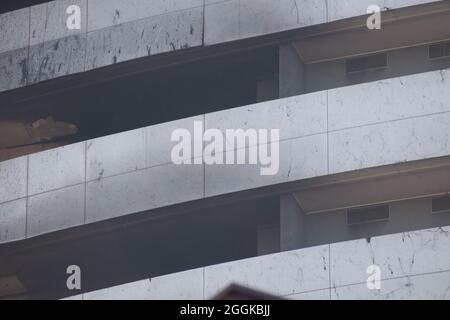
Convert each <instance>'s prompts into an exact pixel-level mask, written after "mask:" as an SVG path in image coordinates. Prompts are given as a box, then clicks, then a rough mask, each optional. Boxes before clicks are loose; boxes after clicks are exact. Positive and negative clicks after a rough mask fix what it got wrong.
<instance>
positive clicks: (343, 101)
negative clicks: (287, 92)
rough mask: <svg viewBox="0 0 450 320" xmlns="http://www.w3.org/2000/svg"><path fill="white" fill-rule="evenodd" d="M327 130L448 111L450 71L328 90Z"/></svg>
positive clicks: (449, 105)
mask: <svg viewBox="0 0 450 320" xmlns="http://www.w3.org/2000/svg"><path fill="white" fill-rule="evenodd" d="M328 109H329V112H328V117H329V129H330V130H339V129H344V128H350V127H357V126H362V125H368V124H372V123H377V122H385V121H391V120H398V119H403V118H407V117H414V116H421V115H426V114H432V113H439V112H445V111H450V70H448V69H446V70H440V71H433V72H426V73H420V74H415V75H410V76H404V77H398V78H393V79H386V80H381V81H377V82H371V83H362V84H358V85H356V86H349V87H343V88H338V89H332V90H329V93H328Z"/></svg>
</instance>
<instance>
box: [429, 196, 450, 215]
mask: <svg viewBox="0 0 450 320" xmlns="http://www.w3.org/2000/svg"><path fill="white" fill-rule="evenodd" d="M443 211H450V196H445V197H438V198H433V199H432V200H431V212H434V213H436V212H443Z"/></svg>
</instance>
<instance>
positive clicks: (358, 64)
mask: <svg viewBox="0 0 450 320" xmlns="http://www.w3.org/2000/svg"><path fill="white" fill-rule="evenodd" d="M387 59H388V58H387V53H377V54H372V55H370V56H365V57H360V58H353V59H348V60H347V61H346V62H345V72H346V73H347V74H349V73H350V74H351V73H357V72H363V71H369V70H374V69H380V68H386V67H387Z"/></svg>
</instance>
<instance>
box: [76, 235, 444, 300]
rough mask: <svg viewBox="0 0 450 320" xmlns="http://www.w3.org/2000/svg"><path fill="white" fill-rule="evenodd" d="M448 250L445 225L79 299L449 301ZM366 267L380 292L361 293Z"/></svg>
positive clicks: (258, 259)
mask: <svg viewBox="0 0 450 320" xmlns="http://www.w3.org/2000/svg"><path fill="white" fill-rule="evenodd" d="M449 245H450V227H442V228H434V229H427V230H419V231H412V232H406V233H400V234H392V235H384V236H380V237H375V238H372V239H371V241H370V242H368V241H367V240H366V239H361V240H352V241H347V242H342V243H334V244H331V245H322V246H317V247H310V248H303V249H298V250H295V251H287V252H281V253H276V254H270V255H265V256H259V257H255V258H250V259H244V260H238V261H233V262H228V263H223V264H219V265H213V266H206V267H204V268H200V269H195V270H190V271H186V272H180V273H176V274H169V275H166V276H161V277H157V278H153V279H150V281H149V280H148V279H146V280H142V281H138V282H134V283H129V284H125V285H121V286H117V287H113V288H108V289H104V290H99V291H95V292H91V293H86V294H84V299H100V300H101V299H198V300H200V299H211V298H213V297H214V296H215V295H216V294H217V293H219V292H221V291H222V290H223V289H225V288H227V287H228V286H229V285H230V284H232V283H234V284H240V285H243V286H247V287H250V288H253V289H256V290H261V291H263V292H266V293H268V294H272V295H278V296H281V297H283V298H284V299H290V300H329V299H333V300H339V299H342V300H346V299H436V300H442V299H447V300H448V299H450V250H448V248H449ZM372 264H377V265H379V266H380V268H381V272H382V273H381V277H382V279H381V288H380V289H374V290H369V289H368V288H367V284H366V281H367V278H368V274H367V273H366V268H367V266H369V265H372ZM330 277H331V278H330Z"/></svg>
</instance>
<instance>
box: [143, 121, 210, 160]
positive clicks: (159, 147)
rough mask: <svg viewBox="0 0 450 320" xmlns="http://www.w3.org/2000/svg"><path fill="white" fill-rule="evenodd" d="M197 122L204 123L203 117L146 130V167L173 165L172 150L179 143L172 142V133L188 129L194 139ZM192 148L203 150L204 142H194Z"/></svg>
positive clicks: (155, 126)
mask: <svg viewBox="0 0 450 320" xmlns="http://www.w3.org/2000/svg"><path fill="white" fill-rule="evenodd" d="M196 121H201V122H202V123H203V116H198V117H191V118H186V119H181V120H176V121H171V122H166V123H161V124H157V125H154V126H150V127H147V128H145V129H144V138H145V165H146V167H154V166H157V165H162V164H169V163H172V158H171V153H172V148H173V147H174V146H175V145H176V144H177V142H172V141H171V136H172V133H173V132H174V131H175V130H176V129H186V130H188V131H189V132H190V134H191V137H194V122H196ZM193 140H194V139H193ZM191 148H192V149H191V150H195V149H199V150H202V148H203V141H201V140H194V141H193V143H192V144H191ZM192 156H194V152H192Z"/></svg>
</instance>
